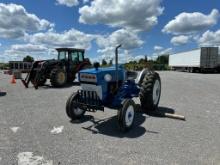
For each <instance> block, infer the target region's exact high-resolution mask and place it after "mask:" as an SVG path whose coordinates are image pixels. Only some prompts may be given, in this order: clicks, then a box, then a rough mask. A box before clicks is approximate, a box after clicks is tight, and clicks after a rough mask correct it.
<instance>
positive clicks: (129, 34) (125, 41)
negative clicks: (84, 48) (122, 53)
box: [97, 29, 144, 49]
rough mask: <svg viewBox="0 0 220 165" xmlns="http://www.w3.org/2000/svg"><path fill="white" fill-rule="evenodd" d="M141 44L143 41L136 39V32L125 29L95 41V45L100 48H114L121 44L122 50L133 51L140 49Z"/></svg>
mask: <svg viewBox="0 0 220 165" xmlns="http://www.w3.org/2000/svg"><path fill="white" fill-rule="evenodd" d="M143 43H144V41H142V40H141V39H140V38H139V37H138V34H137V33H136V32H134V31H129V30H126V29H119V30H117V31H114V32H113V33H112V34H110V35H109V36H107V37H105V36H99V37H98V39H97V44H98V45H99V46H100V47H109V46H110V47H111V46H113V47H115V46H117V45H119V44H122V47H123V48H124V49H134V48H137V47H140V46H141V45H142V44H143Z"/></svg>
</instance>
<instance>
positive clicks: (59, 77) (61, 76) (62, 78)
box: [57, 72, 65, 84]
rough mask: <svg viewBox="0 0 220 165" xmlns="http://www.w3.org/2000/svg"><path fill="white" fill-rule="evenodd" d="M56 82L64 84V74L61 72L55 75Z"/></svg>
mask: <svg viewBox="0 0 220 165" xmlns="http://www.w3.org/2000/svg"><path fill="white" fill-rule="evenodd" d="M57 80H58V82H59V83H60V84H62V83H64V81H65V74H64V73H63V72H59V73H58V75H57Z"/></svg>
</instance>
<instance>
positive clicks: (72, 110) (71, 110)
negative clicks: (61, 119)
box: [66, 92, 86, 120]
mask: <svg viewBox="0 0 220 165" xmlns="http://www.w3.org/2000/svg"><path fill="white" fill-rule="evenodd" d="M77 97H78V94H77V93H75V92H74V93H73V94H72V95H71V96H70V97H69V98H68V100H67V102H66V114H67V116H68V117H69V118H70V119H72V120H75V119H80V118H82V117H83V115H84V114H85V112H86V111H85V110H83V109H80V108H79V107H77V106H76V105H75V104H74V100H76V99H77Z"/></svg>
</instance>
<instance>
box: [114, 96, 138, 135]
mask: <svg viewBox="0 0 220 165" xmlns="http://www.w3.org/2000/svg"><path fill="white" fill-rule="evenodd" d="M135 108H136V106H135V103H134V101H133V100H132V99H126V100H125V101H124V102H123V105H122V108H121V109H120V110H118V125H119V129H120V131H122V132H126V131H128V130H130V129H131V127H132V126H133V123H134V117H135V111H136V110H135Z"/></svg>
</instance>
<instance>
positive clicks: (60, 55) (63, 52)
mask: <svg viewBox="0 0 220 165" xmlns="http://www.w3.org/2000/svg"><path fill="white" fill-rule="evenodd" d="M66 54H67V53H66V52H65V51H60V52H59V53H58V60H65V59H66Z"/></svg>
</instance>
